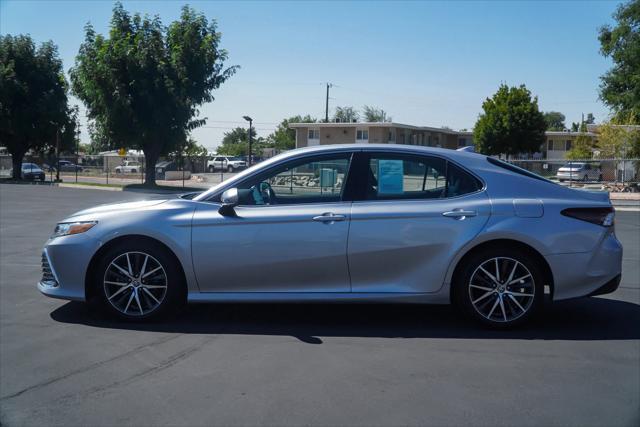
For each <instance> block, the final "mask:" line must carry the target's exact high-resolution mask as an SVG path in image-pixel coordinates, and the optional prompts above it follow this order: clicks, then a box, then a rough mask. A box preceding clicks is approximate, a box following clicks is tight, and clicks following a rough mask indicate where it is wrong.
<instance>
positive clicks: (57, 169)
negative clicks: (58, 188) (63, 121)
mask: <svg viewBox="0 0 640 427" xmlns="http://www.w3.org/2000/svg"><path fill="white" fill-rule="evenodd" d="M56 182H60V128H59V127H56Z"/></svg>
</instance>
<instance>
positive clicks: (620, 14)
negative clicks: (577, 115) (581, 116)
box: [598, 0, 640, 119]
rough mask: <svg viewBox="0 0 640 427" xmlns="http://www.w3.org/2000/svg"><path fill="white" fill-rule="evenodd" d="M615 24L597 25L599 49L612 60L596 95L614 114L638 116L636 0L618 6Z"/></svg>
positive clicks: (639, 3) (639, 0) (639, 18)
mask: <svg viewBox="0 0 640 427" xmlns="http://www.w3.org/2000/svg"><path fill="white" fill-rule="evenodd" d="M613 18H614V19H615V20H616V25H615V26H614V27H611V26H609V25H605V26H603V27H602V28H600V35H599V37H598V39H599V40H600V52H601V53H602V55H604V56H605V57H607V58H611V60H613V68H611V69H610V70H609V71H607V72H606V73H605V74H604V75H603V76H602V77H600V79H601V84H600V98H601V99H602V101H604V103H605V104H607V105H608V106H609V107H610V108H611V109H612V110H613V112H614V113H615V114H616V115H617V114H623V115H625V114H632V115H633V116H634V117H635V118H636V119H638V118H640V0H631V1H629V2H627V3H624V4H621V5H620V6H618V9H617V10H616V12H615V13H614V14H613Z"/></svg>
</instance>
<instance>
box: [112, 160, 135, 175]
mask: <svg viewBox="0 0 640 427" xmlns="http://www.w3.org/2000/svg"><path fill="white" fill-rule="evenodd" d="M141 170H142V167H141V165H140V162H136V161H134V160H125V161H124V162H122V164H121V165H118V166H116V168H115V171H116V173H139V172H140V171H141Z"/></svg>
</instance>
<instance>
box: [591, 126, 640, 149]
mask: <svg viewBox="0 0 640 427" xmlns="http://www.w3.org/2000/svg"><path fill="white" fill-rule="evenodd" d="M597 149H598V151H599V152H600V154H599V157H601V158H603V159H611V158H622V157H625V158H632V157H640V129H638V125H637V122H635V121H633V120H631V119H629V118H628V117H627V119H624V118H620V117H618V118H616V119H613V120H611V121H609V122H607V123H603V124H601V125H599V126H598V144H597Z"/></svg>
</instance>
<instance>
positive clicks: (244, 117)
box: [242, 116, 253, 166]
mask: <svg viewBox="0 0 640 427" xmlns="http://www.w3.org/2000/svg"><path fill="white" fill-rule="evenodd" d="M242 118H243V119H245V120H246V121H248V122H249V158H248V159H247V160H248V161H249V166H251V163H252V162H251V143H252V142H253V137H252V135H251V125H252V124H253V119H252V118H251V117H249V116H243V117H242Z"/></svg>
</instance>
